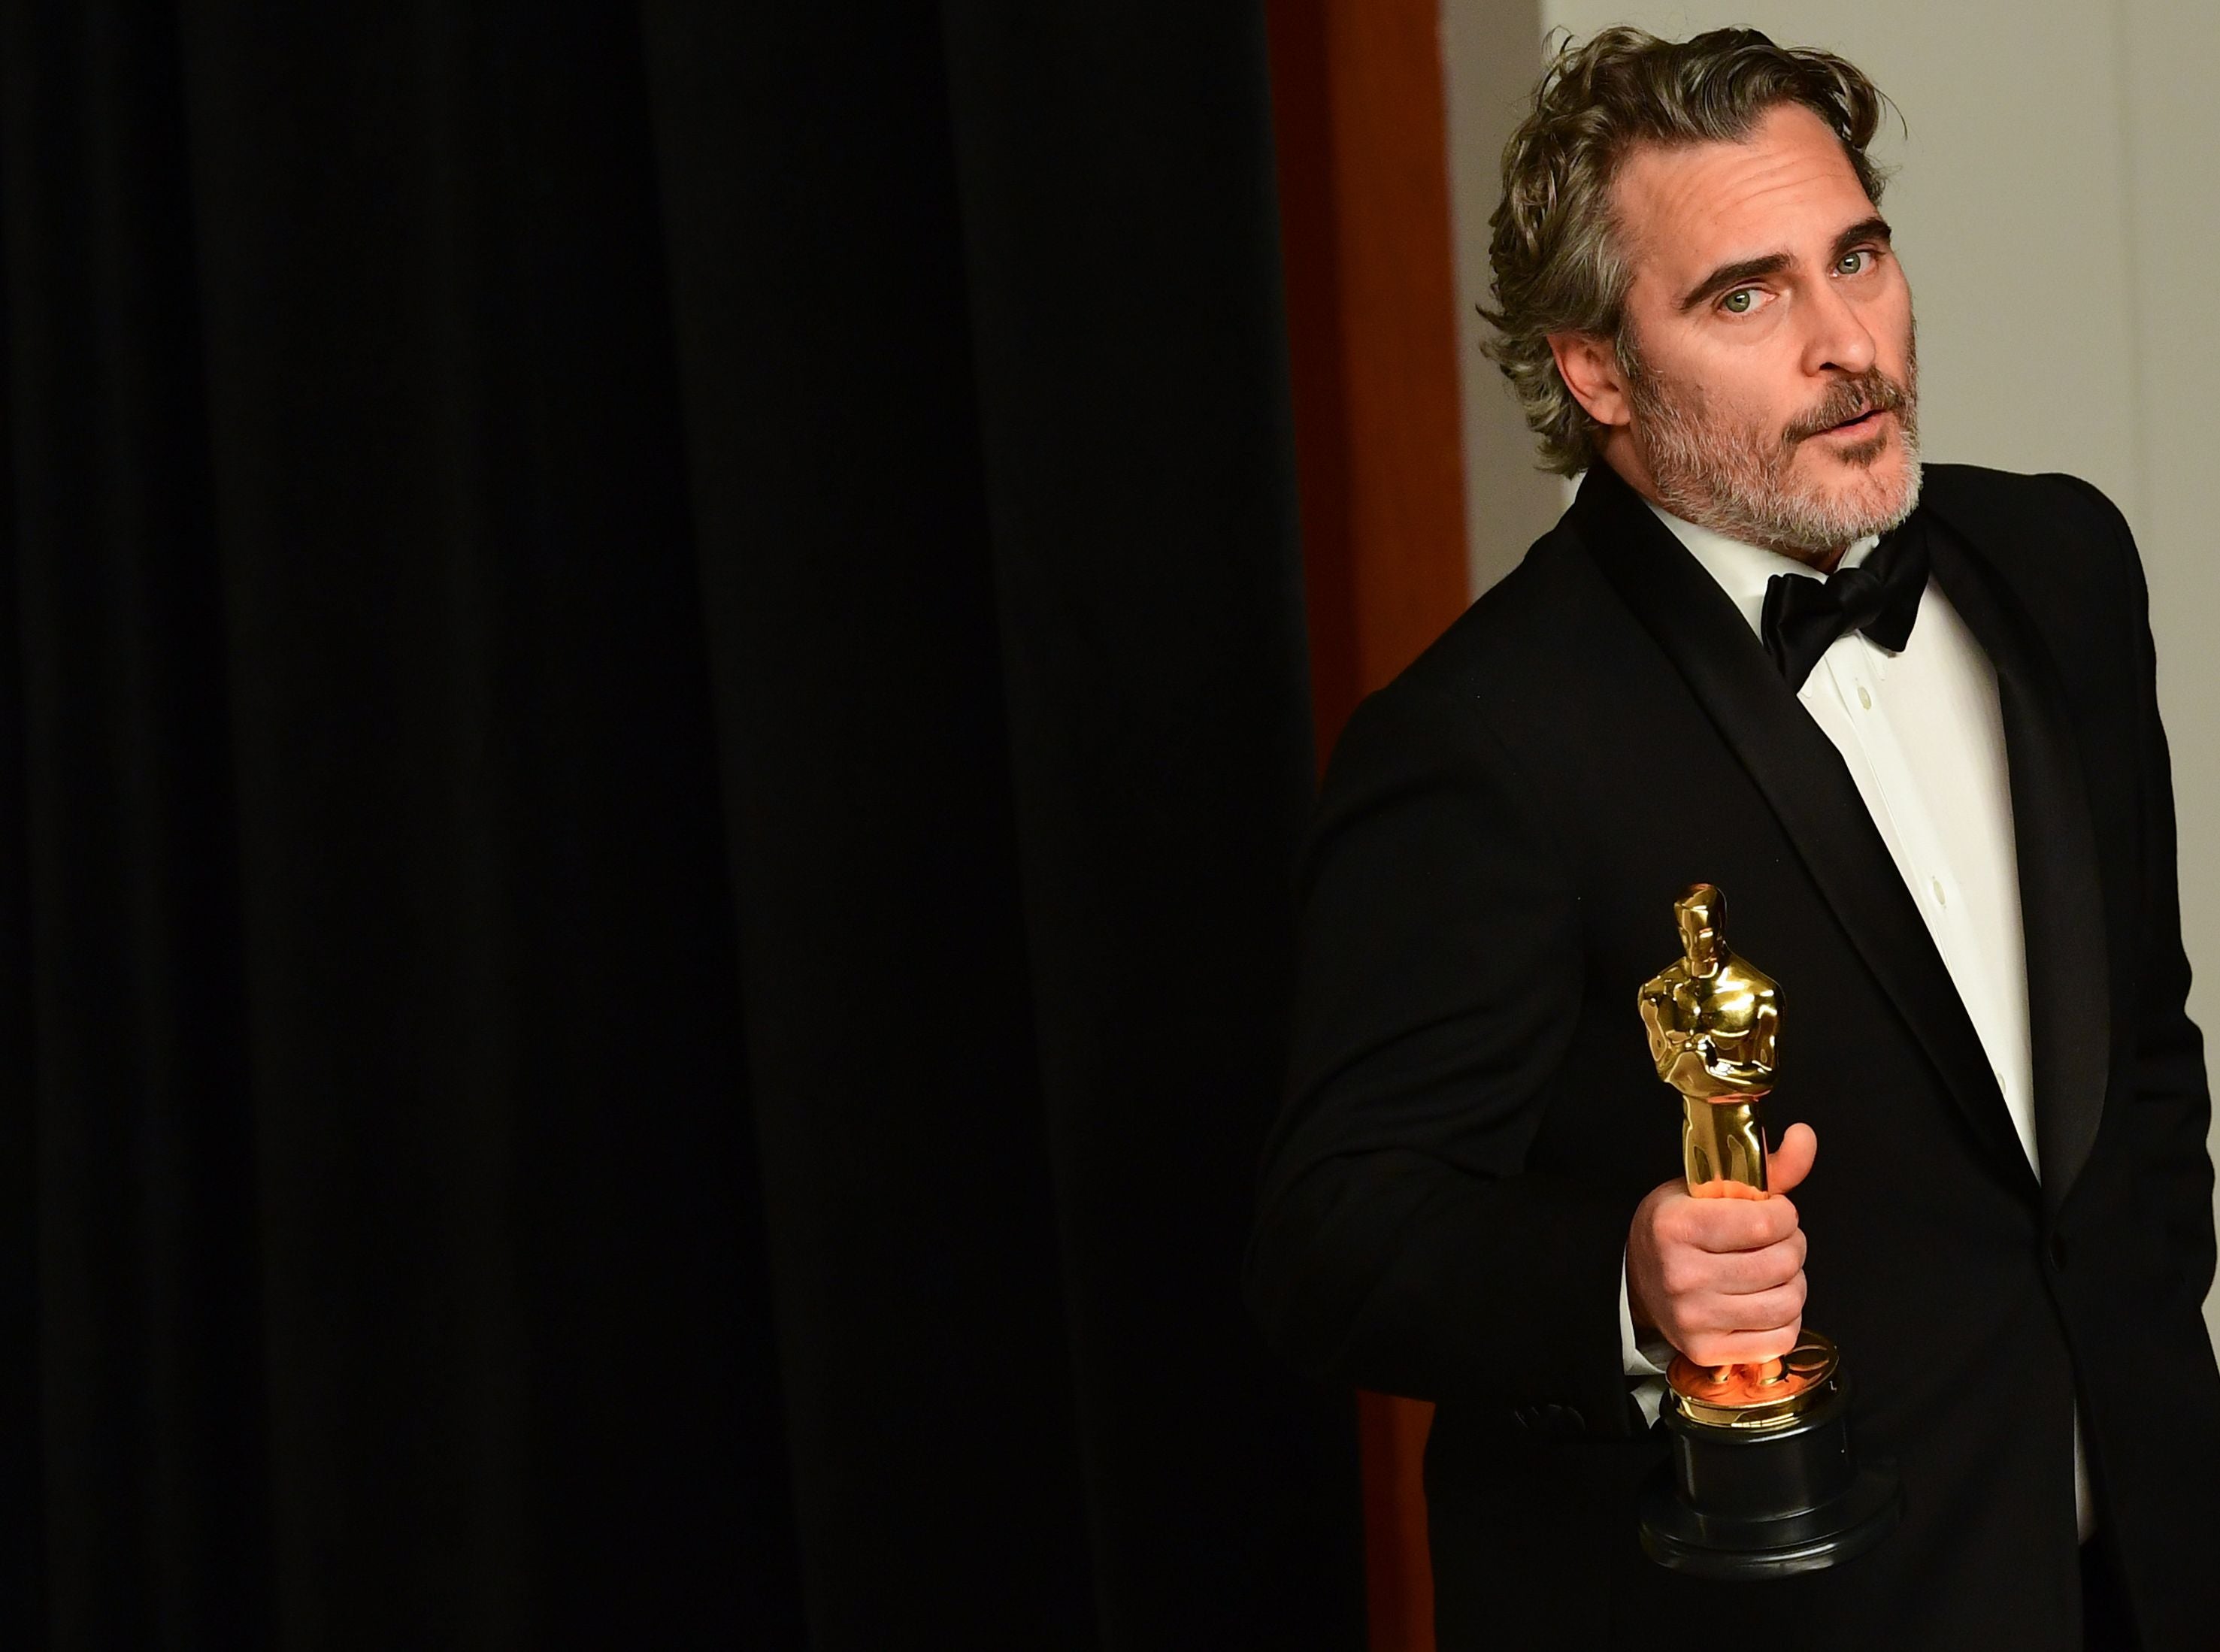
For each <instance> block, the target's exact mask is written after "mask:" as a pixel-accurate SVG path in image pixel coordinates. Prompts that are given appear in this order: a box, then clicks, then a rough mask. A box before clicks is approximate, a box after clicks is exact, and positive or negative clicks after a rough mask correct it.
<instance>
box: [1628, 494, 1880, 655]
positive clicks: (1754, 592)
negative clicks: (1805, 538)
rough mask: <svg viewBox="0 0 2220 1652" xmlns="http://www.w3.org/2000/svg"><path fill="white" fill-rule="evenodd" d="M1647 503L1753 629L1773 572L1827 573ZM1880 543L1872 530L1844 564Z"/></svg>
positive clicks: (1858, 560) (1850, 563)
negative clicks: (1685, 520)
mask: <svg viewBox="0 0 2220 1652" xmlns="http://www.w3.org/2000/svg"><path fill="white" fill-rule="evenodd" d="M1643 503H1644V504H1649V508H1650V509H1651V510H1652V511H1653V512H1655V513H1656V517H1657V520H1658V521H1661V522H1662V523H1664V524H1665V526H1666V527H1669V528H1671V529H1672V530H1673V535H1674V538H1675V539H1679V540H1680V541H1681V544H1682V545H1686V546H1687V548H1688V554H1689V555H1690V556H1692V557H1693V558H1695V559H1696V560H1697V561H1698V562H1699V563H1701V564H1703V565H1704V571H1705V572H1706V573H1707V574H1709V575H1710V576H1711V577H1712V578H1713V579H1715V580H1717V581H1718V584H1719V589H1721V590H1723V591H1724V592H1725V593H1726V594H1727V595H1728V596H1729V597H1730V599H1731V600H1732V601H1733V602H1734V605H1735V607H1736V608H1739V609H1740V610H1741V611H1742V617H1743V619H1745V620H1749V628H1750V629H1751V630H1752V631H1755V630H1757V629H1759V627H1760V623H1761V621H1762V618H1763V616H1764V614H1765V588H1766V586H1767V585H1768V584H1770V583H1772V580H1773V577H1774V575H1775V574H1788V575H1791V576H1793V577H1797V578H1801V579H1824V578H1825V577H1826V575H1824V574H1823V573H1821V572H1820V571H1819V570H1818V569H1817V568H1814V567H1812V565H1811V564H1809V563H1804V562H1799V561H1797V560H1796V558H1793V557H1787V556H1783V555H1781V554H1780V552H1778V551H1768V550H1766V549H1765V548H1764V547H1763V546H1762V545H1745V544H1744V543H1743V541H1742V540H1740V539H1729V538H1728V537H1727V536H1726V535H1725V534H1724V533H1716V532H1714V531H1713V530H1712V529H1711V528H1708V527H1698V526H1697V525H1696V524H1695V523H1693V522H1684V521H1681V519H1680V518H1679V517H1678V516H1675V515H1674V514H1673V513H1672V512H1671V511H1669V510H1667V509H1665V508H1662V506H1659V505H1656V504H1650V503H1649V501H1648V500H1644V501H1643ZM1878 544H1880V536H1879V535H1878V534H1871V533H1869V534H1868V535H1867V536H1866V537H1865V538H1864V539H1860V540H1859V541H1858V542H1857V543H1856V544H1855V545H1852V546H1851V547H1850V548H1849V550H1847V551H1845V552H1843V560H1842V564H1841V565H1842V566H1843V567H1845V568H1855V567H1856V566H1857V565H1858V564H1860V563H1861V562H1863V561H1864V560H1865V559H1866V558H1867V557H1868V555H1870V554H1871V553H1872V551H1873V548H1874V545H1878Z"/></svg>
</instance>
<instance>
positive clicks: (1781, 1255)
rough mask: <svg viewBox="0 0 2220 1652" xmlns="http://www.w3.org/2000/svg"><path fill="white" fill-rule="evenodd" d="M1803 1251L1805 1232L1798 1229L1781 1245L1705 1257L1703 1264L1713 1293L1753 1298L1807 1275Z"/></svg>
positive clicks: (1769, 1245) (1782, 1241) (1781, 1242)
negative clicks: (1804, 1274) (1762, 1292)
mask: <svg viewBox="0 0 2220 1652" xmlns="http://www.w3.org/2000/svg"><path fill="white" fill-rule="evenodd" d="M1804 1249H1805V1247H1804V1234H1803V1231H1802V1230H1801V1229H1799V1230H1798V1231H1796V1232H1793V1233H1792V1234H1790V1235H1789V1236H1788V1237H1787V1238H1785V1239H1783V1240H1781V1241H1780V1244H1768V1245H1767V1246H1765V1247H1764V1248H1763V1249H1762V1250H1737V1251H1730V1252H1728V1253H1727V1254H1725V1255H1724V1256H1712V1255H1710V1254H1706V1255H1705V1256H1703V1258H1702V1261H1703V1265H1704V1267H1705V1268H1706V1270H1707V1272H1708V1274H1709V1275H1710V1282H1711V1288H1712V1291H1713V1292H1714V1293H1716V1294H1718V1295H1720V1296H1754V1295H1755V1294H1757V1293H1758V1292H1760V1291H1777V1290H1779V1289H1780V1287H1782V1286H1783V1285H1786V1284H1787V1283H1788V1281H1790V1280H1792V1279H1795V1278H1798V1277H1799V1276H1800V1275H1802V1274H1803V1272H1804Z"/></svg>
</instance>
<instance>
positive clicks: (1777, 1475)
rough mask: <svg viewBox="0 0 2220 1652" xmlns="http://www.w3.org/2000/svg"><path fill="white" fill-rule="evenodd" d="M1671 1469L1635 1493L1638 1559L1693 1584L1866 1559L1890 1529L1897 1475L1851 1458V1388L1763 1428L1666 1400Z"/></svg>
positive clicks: (1898, 1501) (1897, 1497)
mask: <svg viewBox="0 0 2220 1652" xmlns="http://www.w3.org/2000/svg"><path fill="white" fill-rule="evenodd" d="M1664 1420H1665V1425H1666V1427H1667V1428H1668V1429H1669V1430H1670V1431H1671V1432H1672V1435H1673V1460H1672V1462H1670V1463H1668V1465H1667V1466H1666V1467H1665V1468H1662V1469H1660V1470H1659V1471H1658V1473H1657V1474H1656V1477H1655V1478H1653V1479H1652V1480H1651V1481H1650V1482H1649V1485H1648V1486H1646V1487H1643V1493H1642V1504H1641V1511H1642V1548H1643V1553H1645V1554H1647V1555H1649V1558H1650V1559H1652V1560H1654V1561H1656V1562H1657V1563H1658V1564H1659V1565H1661V1566H1664V1567H1668V1568H1671V1569H1673V1570H1674V1571H1676V1572H1687V1573H1688V1574H1691V1575H1692V1576H1695V1577H1702V1578H1712V1579H1721V1580H1737V1579H1759V1578H1773V1577H1787V1576H1790V1575H1793V1574H1795V1573H1798V1572H1816V1571H1818V1570H1820V1569H1822V1568H1825V1567H1829V1566H1835V1565H1839V1564H1840V1563H1841V1562H1843V1561H1846V1560H1849V1559H1851V1558H1852V1557H1854V1556H1855V1555H1862V1554H1863V1553H1865V1551H1866V1550H1867V1549H1871V1548H1872V1547H1873V1546H1874V1544H1875V1543H1879V1542H1880V1540H1881V1539H1882V1538H1883V1537H1886V1536H1887V1535H1888V1534H1889V1532H1890V1531H1891V1530H1893V1529H1894V1528H1895V1525H1896V1521H1897V1516H1898V1513H1899V1510H1900V1508H1901V1506H1902V1503H1903V1498H1902V1495H1901V1493H1900V1492H1899V1487H1898V1485H1897V1479H1896V1474H1895V1471H1894V1469H1893V1467H1892V1466H1891V1465H1889V1464H1887V1463H1885V1462H1868V1463H1865V1464H1862V1465H1861V1464H1859V1463H1858V1462H1855V1460H1854V1459H1853V1458H1852V1456H1851V1455H1850V1437H1849V1393H1848V1392H1847V1384H1842V1383H1839V1382H1838V1384H1837V1386H1836V1389H1835V1392H1834V1393H1831V1394H1830V1395H1828V1396H1827V1398H1826V1399H1825V1400H1822V1401H1821V1402H1820V1403H1819V1404H1818V1405H1816V1406H1813V1407H1812V1409H1811V1410H1810V1411H1809V1412H1806V1413H1805V1415H1803V1416H1802V1417H1799V1418H1797V1420H1796V1421H1794V1422H1793V1423H1787V1424H1782V1425H1781V1426H1780V1427H1779V1428H1775V1429H1766V1430H1749V1431H1745V1430H1740V1429H1731V1428H1721V1427H1718V1426H1717V1425H1716V1424H1706V1423H1698V1422H1692V1421H1690V1420H1689V1419H1688V1418H1685V1417H1682V1416H1681V1415H1680V1414H1679V1413H1677V1412H1675V1411H1674V1409H1673V1407H1672V1405H1671V1403H1670V1401H1668V1403H1667V1406H1666V1409H1665V1418H1664Z"/></svg>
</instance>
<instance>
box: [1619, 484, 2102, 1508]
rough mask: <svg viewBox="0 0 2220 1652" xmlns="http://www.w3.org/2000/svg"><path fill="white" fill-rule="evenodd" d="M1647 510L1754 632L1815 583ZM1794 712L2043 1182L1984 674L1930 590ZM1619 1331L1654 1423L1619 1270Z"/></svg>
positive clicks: (2082, 1504) (1659, 1389)
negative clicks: (1838, 774)
mask: <svg viewBox="0 0 2220 1652" xmlns="http://www.w3.org/2000/svg"><path fill="white" fill-rule="evenodd" d="M1650 508H1651V509H1652V510H1653V511H1656V514H1657V517H1658V520H1659V521H1662V522H1663V523H1664V524H1665V526H1666V527H1669V528H1671V529H1672V530H1673V533H1674V535H1675V536H1676V537H1677V538H1678V539H1680V541H1681V544H1682V545H1686V546H1687V548H1688V552H1689V554H1690V555H1692V556H1693V557H1694V558H1696V560H1697V561H1698V562H1699V563H1701V564H1703V565H1704V569H1705V571H1706V572H1707V573H1709V574H1710V575H1711V576H1712V578H1713V579H1716V580H1717V581H1718V583H1719V587H1720V589H1723V590H1724V591H1725V592H1726V594H1727V595H1729V596H1730V597H1731V598H1733V599H1734V603H1735V606H1736V607H1737V608H1739V609H1740V610H1741V611H1742V614H1743V618H1745V619H1746V620H1749V624H1750V628H1751V629H1752V630H1756V629H1757V628H1758V627H1759V623H1760V619H1761V616H1762V614H1763V612H1764V608H1765V589H1766V586H1767V583H1768V582H1769V581H1770V580H1771V579H1772V578H1773V577H1774V575H1776V574H1787V575H1788V576H1789V577H1792V578H1799V579H1824V577H1826V576H1825V575H1824V574H1822V573H1821V572H1819V570H1817V569H1815V568H1812V567H1809V566H1807V565H1806V564H1803V563H1801V562H1798V561H1797V560H1795V559H1794V558H1792V557H1785V556H1781V555H1779V554H1777V553H1775V552H1771V551H1764V550H1761V549H1759V548H1758V547H1756V546H1755V545H1744V544H1743V543H1741V542H1740V541H1739V540H1736V539H1728V538H1726V537H1725V536H1724V535H1723V534H1719V533H1712V531H1711V530H1709V529H1708V528H1702V527H1696V526H1695V525H1694V524H1693V523H1691V522H1684V521H1681V519H1680V518H1679V517H1677V516H1674V515H1671V514H1668V513H1667V512H1665V511H1662V510H1658V509H1657V508H1656V506H1655V505H1653V506H1651V507H1650ZM1874 544H1875V541H1874V540H1873V539H1861V540H1860V541H1859V542H1858V543H1857V544H1855V545H1852V546H1851V547H1850V548H1849V551H1848V552H1844V553H1843V566H1845V567H1855V565H1856V564H1858V563H1860V562H1861V561H1862V560H1864V558H1866V556H1867V555H1868V553H1869V552H1871V551H1872V550H1873V547H1874ZM1796 697H1797V699H1798V700H1799V701H1800V702H1801V703H1802V705H1803V707H1804V709H1805V711H1807V712H1809V713H1810V714H1812V721H1814V722H1816V723H1817V724H1818V726H1819V728H1820V731H1821V732H1823V733H1824V734H1825V735H1826V737H1827V739H1829V741H1830V742H1831V743H1832V744H1833V745H1834V747H1835V749H1836V751H1839V752H1841V753H1842V756H1843V763H1844V764H1846V765H1847V766H1848V767H1849V771H1850V777H1851V779H1852V780H1854V781H1855V782H1856V783H1857V789H1858V795H1859V796H1860V797H1861V798H1862V799H1863V800H1864V801H1865V806H1866V810H1867V812H1868V814H1871V815H1872V816H1873V822H1874V826H1875V828H1876V829H1877V830H1879V832H1880V836H1881V841H1882V842H1883V843H1885V844H1886V845H1888V852H1889V855H1890V857H1892V858H1893V860H1894V861H1895V862H1896V870H1897V871H1898V872H1899V874H1900V875H1901V876H1902V877H1903V879H1904V883H1905V888H1907V889H1909V890H1910V891H1911V898H1912V901H1913V902H1914V904H1916V905H1917V906H1918V908H1919V915H1920V916H1921V917H1922V918H1924V920H1926V922H1927V931H1928V933H1929V934H1930V935H1932V936H1933V937H1934V938H1935V945H1936V951H1939V952H1941V954H1942V955H1943V963H1944V964H1945V965H1946V966H1947V967H1948V968H1949V971H1950V979H1951V981H1952V982H1953V983H1954V984H1955V986H1956V987H1957V989H1958V995H1959V997H1960V998H1961V999H1962V1000H1963V1001H1965V1006H1966V1013H1967V1015H1968V1016H1969V1017H1970V1018H1971V1019H1972V1020H1973V1023H1974V1031H1975V1032H1977V1033H1979V1034H1980V1040H1981V1048H1982V1050H1983V1051H1984V1052H1985V1053H1986V1055H1987V1057H1988V1058H1989V1066H1990V1068H1991V1069H1992V1070H1993V1071H1994V1072H1995V1074H1996V1078H1997V1087H1998V1088H1999V1089H2000V1090H2001V1091H2003V1093H2004V1099H2005V1107H2007V1108H2008V1109H2010V1111H2011V1121H2012V1128H2013V1129H2014V1130H2016V1131H2017V1132H2018V1133H2019V1141H2020V1146H2021V1147H2022V1148H2023V1149H2024V1150H2025V1151H2026V1153H2027V1160H2028V1163H2030V1165H2032V1166H2033V1167H2034V1169H2035V1173H2036V1176H2037V1177H2040V1176H2041V1175H2042V1160H2041V1158H2040V1156H2038V1154H2037V1152H2036V1141H2035V1061H2034V1055H2033V1052H2032V1049H2031V1046H2030V1043H2029V1034H2028V1008H2027V943H2026V940H2025V938H2024V933H2023V932H2022V929H2021V926H2020V905H2019V862H2018V858H2017V845H2015V843H2014V841H2013V838H2012V808H2011V776H2010V774H2009V771H2008V770H2007V769H2006V767H2005V736H2004V718H2003V710H2002V707H2001V705H2000V703H1999V700H1998V697H1997V674H1996V668H1995V667H1994V666H1993V665H1992V664H1990V663H1989V658H1988V656H1987V655H1986V654H1985V653H1983V652H1982V651H1981V646H1980V644H1979V643H1978V642H1976V641H1975V640H1974V636H1973V633H1971V632H1969V631H1967V629H1966V623H1965V621H1964V620H1961V619H1960V618H1959V617H1958V611H1957V610H1956V609H1955V608H1952V607H1951V606H1950V602H1949V598H1948V597H1946V596H1944V595H1943V591H1942V589H1941V587H1939V586H1937V585H1936V583H1935V582H1934V581H1933V580H1931V579H1930V580H1929V581H1928V583H1927V589H1926V593H1925V594H1924V595H1923V596H1922V597H1921V598H1920V602H1919V614H1918V619H1917V620H1916V621H1915V622H1914V624H1913V626H1912V630H1911V638H1910V639H1909V640H1908V641H1907V642H1906V643H1905V647H1904V651H1903V652H1902V653H1900V654H1893V653H1891V652H1890V651H1888V650H1887V649H1886V648H1883V647H1882V646H1881V645H1880V644H1878V643H1875V642H1873V641H1871V640H1870V639H1868V638H1867V637H1865V636H1864V635H1863V634H1861V633H1858V632H1855V631H1853V632H1849V633H1845V634H1843V636H1841V637H1839V638H1837V639H1836V640H1835V642H1834V644H1833V645H1832V646H1830V648H1829V649H1828V650H1827V651H1826V652H1825V654H1824V655H1822V656H1821V657H1820V659H1819V663H1818V664H1817V665H1815V666H1814V667H1812V675H1811V676H1809V677H1807V678H1806V679H1805V683H1804V686H1803V688H1802V689H1799V691H1798V694H1797V696H1796ZM1619 1328H1620V1331H1621V1333H1622V1337H1623V1339H1624V1352H1625V1368H1626V1371H1627V1374H1628V1375H1630V1376H1638V1377H1642V1378H1643V1379H1645V1380H1644V1381H1642V1382H1640V1383H1638V1384H1637V1387H1636V1390H1635V1397H1636V1399H1637V1401H1638V1402H1639V1403H1640V1404H1641V1406H1642V1411H1643V1416H1644V1417H1646V1418H1649V1420H1650V1421H1651V1422H1653V1423H1654V1422H1655V1421H1656V1418H1657V1407H1658V1404H1659V1402H1660V1400H1662V1397H1663V1392H1664V1383H1663V1382H1662V1380H1661V1379H1662V1376H1663V1375H1664V1361H1665V1360H1666V1359H1669V1358H1670V1357H1671V1353H1672V1350H1670V1349H1669V1348H1668V1347H1666V1346H1665V1345H1664V1344H1662V1343H1652V1344H1649V1346H1648V1347H1647V1348H1646V1349H1645V1348H1644V1347H1643V1346H1642V1345H1638V1344H1637V1343H1636V1341H1635V1336H1634V1319H1633V1315H1632V1313H1631V1312H1630V1310H1629V1308H1628V1306H1627V1300H1626V1287H1625V1282H1624V1271H1623V1270H1622V1274H1621V1279H1620V1285H1619ZM2073 1502H2074V1511H2075V1514H2076V1516H2077V1518H2078V1519H2079V1522H2080V1530H2081V1536H2082V1538H2083V1539H2084V1540H2085V1541H2086V1539H2087V1538H2088V1537H2089V1534H2090V1532H2091V1530H2092V1510H2091V1504H2090V1498H2089V1479H2088V1471H2087V1466H2086V1462H2085V1461H2084V1458H2083V1456H2082V1451H2081V1437H2080V1418H2079V1417H2078V1416H2077V1418H2075V1424H2074V1438H2073Z"/></svg>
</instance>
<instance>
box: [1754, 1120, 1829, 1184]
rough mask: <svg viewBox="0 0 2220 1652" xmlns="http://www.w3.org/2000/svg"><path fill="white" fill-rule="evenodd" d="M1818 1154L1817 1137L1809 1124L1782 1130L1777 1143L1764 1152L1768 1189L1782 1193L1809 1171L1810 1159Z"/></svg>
mask: <svg viewBox="0 0 2220 1652" xmlns="http://www.w3.org/2000/svg"><path fill="white" fill-rule="evenodd" d="M1818 1156H1819V1137H1818V1132H1817V1131H1814V1130H1813V1129H1812V1126H1811V1125H1789V1126H1788V1128H1787V1130H1786V1131H1782V1132H1781V1137H1780V1147H1779V1148H1778V1149H1777V1150H1775V1151H1774V1152H1771V1153H1768V1154H1767V1155H1766V1156H1765V1182H1766V1188H1767V1190H1768V1192H1771V1193H1777V1194H1785V1193H1787V1192H1789V1191H1790V1190H1791V1189H1792V1188H1795V1187H1796V1185H1797V1184H1798V1183H1799V1182H1800V1181H1803V1180H1804V1178H1805V1176H1808V1175H1811V1174H1812V1160H1813V1159H1815V1158H1817V1157H1818Z"/></svg>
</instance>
